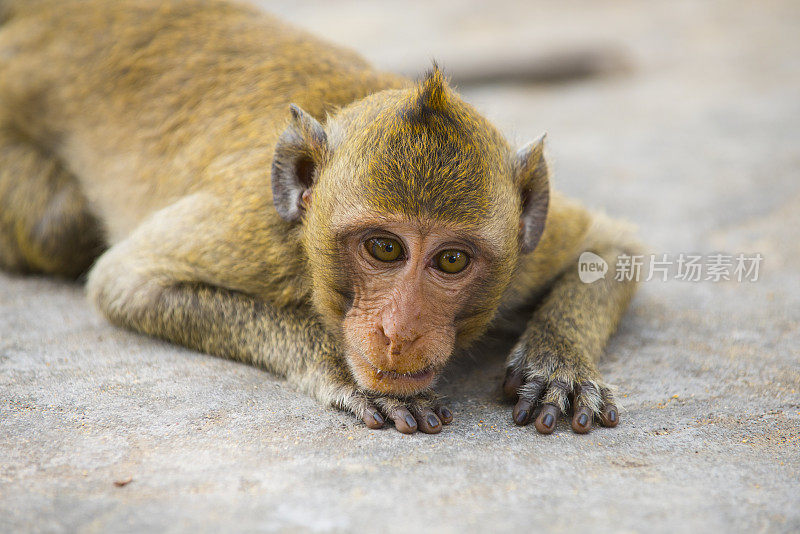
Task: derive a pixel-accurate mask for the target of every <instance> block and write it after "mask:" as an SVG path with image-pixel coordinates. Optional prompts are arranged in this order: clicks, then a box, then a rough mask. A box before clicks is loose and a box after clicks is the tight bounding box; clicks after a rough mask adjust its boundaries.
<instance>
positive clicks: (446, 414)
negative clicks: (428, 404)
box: [433, 405, 453, 425]
mask: <svg viewBox="0 0 800 534" xmlns="http://www.w3.org/2000/svg"><path fill="white" fill-rule="evenodd" d="M433 411H434V412H436V415H438V416H439V419H440V420H441V421H442V423H443V424H445V425H449V424H450V423H452V422H453V414H452V413H451V412H450V410H448V409H447V406H442V405H438V406H436V408H434V409H433Z"/></svg>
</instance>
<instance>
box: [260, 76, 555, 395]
mask: <svg viewBox="0 0 800 534" xmlns="http://www.w3.org/2000/svg"><path fill="white" fill-rule="evenodd" d="M291 111H292V122H291V124H290V126H289V127H288V128H287V130H286V131H285V132H284V133H283V135H282V136H281V138H280V140H279V142H278V145H277V147H276V152H275V160H274V163H273V168H272V191H273V200H274V203H275V206H276V208H277V210H278V213H279V214H280V215H281V216H282V217H283V218H284V219H286V220H288V221H291V222H295V223H297V224H302V225H303V229H304V234H303V235H304V245H305V252H306V254H307V262H308V268H309V270H308V272H309V275H310V280H311V284H312V288H313V289H312V291H313V301H314V306H315V307H316V309H317V311H318V312H319V314H320V316H321V317H322V318H323V320H324V321H325V322H326V324H327V325H328V327H329V329H330V330H331V331H332V332H334V333H335V334H336V335H337V336H339V339H340V340H341V341H342V342H343V344H344V347H345V354H346V358H347V361H348V364H349V367H350V369H351V371H352V373H353V375H354V376H355V378H356V380H357V381H358V382H359V384H360V385H361V386H362V387H364V388H366V389H369V390H372V391H377V392H381V393H389V394H395V395H408V394H412V393H414V392H416V391H419V390H421V389H423V388H425V387H428V386H430V385H431V383H432V381H433V380H434V378H435V377H436V375H437V374H438V372H439V371H440V370H441V369H442V367H443V366H444V365H445V363H446V362H447V360H448V358H449V357H450V355H451V354H452V353H453V352H454V350H455V349H456V348H459V347H463V346H465V345H466V344H468V343H469V342H470V341H472V340H474V339H475V338H476V337H477V336H478V335H480V334H481V333H483V332H484V331H485V330H486V328H487V326H488V324H489V322H490V321H491V320H492V317H493V316H494V314H495V312H496V310H497V307H498V306H499V304H500V300H501V297H502V294H503V292H504V290H505V289H506V287H507V286H508V283H509V280H510V279H511V276H512V273H513V272H514V270H515V268H516V266H517V262H518V257H519V255H520V254H521V253H526V252H530V251H532V250H533V248H534V247H535V246H536V243H537V242H538V240H539V237H540V236H541V233H542V230H543V228H544V221H545V216H546V214H547V204H548V199H549V190H548V171H547V165H546V163H545V160H544V158H543V156H542V148H543V147H542V145H543V142H542V139H540V140H539V141H537V142H534V143H532V144H530V145H529V146H528V147H526V148H524V149H522V150H520V151H519V152H514V151H512V150H511V149H510V147H509V145H508V143H507V142H506V141H505V139H504V138H503V136H502V135H501V134H500V133H499V132H498V131H497V130H496V129H495V128H494V127H493V126H492V125H491V124H490V123H489V122H488V121H487V120H486V119H484V118H483V117H481V116H480V115H479V114H478V113H477V112H476V111H475V110H474V109H473V108H472V107H470V106H469V105H467V104H466V103H464V102H463V101H462V100H461V99H459V98H458V96H457V95H456V94H455V93H454V92H453V91H452V90H450V89H449V88H448V86H447V84H446V81H445V80H444V78H443V76H442V74H441V73H440V72H439V71H438V69H434V70H433V71H432V72H430V73H429V75H428V76H427V78H426V79H425V80H424V81H423V82H422V83H421V84H420V85H419V86H416V87H412V88H410V89H407V90H389V91H383V92H380V93H376V94H374V95H371V96H368V97H367V98H365V99H363V100H360V101H358V102H355V103H353V104H351V105H350V106H348V107H346V108H344V109H342V110H341V111H339V112H338V113H337V114H336V115H335V116H333V117H330V118H329V119H328V121H327V124H326V126H325V127H323V126H322V125H321V124H320V123H318V122H317V121H316V120H315V119H314V118H312V117H311V116H309V115H308V114H306V113H305V112H303V111H302V110H300V109H299V108H297V107H296V106H292V108H291Z"/></svg>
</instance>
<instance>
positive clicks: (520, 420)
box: [514, 410, 528, 426]
mask: <svg viewBox="0 0 800 534" xmlns="http://www.w3.org/2000/svg"><path fill="white" fill-rule="evenodd" d="M526 419H528V410H522V411H521V412H519V413H518V414H517V415H516V417H514V422H515V423H517V424H518V425H520V426H522V425H524V424H525V420H526Z"/></svg>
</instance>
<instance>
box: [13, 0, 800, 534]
mask: <svg viewBox="0 0 800 534" xmlns="http://www.w3.org/2000/svg"><path fill="white" fill-rule="evenodd" d="M262 3H263V4H265V5H267V6H268V7H270V8H273V9H274V10H275V11H277V12H279V13H281V14H282V15H284V16H286V17H287V18H289V19H291V20H293V21H295V22H296V23H298V24H301V25H304V26H306V27H308V28H311V29H313V30H314V31H316V32H317V33H320V34H323V35H327V36H329V38H331V39H334V40H336V41H338V42H343V43H349V44H350V45H352V46H355V47H357V48H358V49H360V50H361V51H362V52H363V53H365V54H366V55H367V56H369V57H370V59H372V60H373V61H375V62H376V63H378V64H379V65H381V66H383V67H386V68H394V69H397V70H403V71H420V70H424V68H425V67H426V66H427V64H428V62H429V59H430V57H431V56H432V55H435V56H436V57H438V58H439V60H440V62H441V63H443V64H444V65H445V67H447V65H448V63H450V64H452V65H455V66H456V67H455V70H456V71H458V69H461V68H468V66H469V64H470V60H471V59H474V58H477V57H478V56H480V55H481V54H483V56H480V57H484V58H485V57H490V58H491V57H497V58H498V60H501V59H504V58H506V59H507V58H509V57H511V56H513V58H512V59H513V60H519V58H520V57H522V58H523V59H524V57H525V54H527V53H528V52H531V53H532V54H534V55H536V54H538V53H539V51H552V50H558V49H571V48H573V49H574V48H576V47H577V48H580V47H584V48H586V47H592V46H609V47H617V48H618V49H621V50H623V51H624V53H625V54H626V57H627V59H628V61H629V64H630V66H631V68H630V69H629V72H628V73H626V74H616V75H613V76H607V77H600V78H594V79H590V80H584V81H580V82H574V83H569V84H560V85H551V86H531V85H529V84H516V85H514V84H507V85H494V86H486V85H485V86H481V87H476V86H471V87H464V88H463V92H464V94H465V95H466V96H467V97H468V98H469V99H470V100H471V101H472V102H474V103H475V104H476V105H477V106H478V107H479V108H480V109H482V110H484V111H485V112H486V113H487V115H489V116H490V117H491V118H493V119H494V120H495V121H497V123H498V124H499V125H501V127H502V128H503V129H504V130H505V131H506V132H508V134H509V136H510V137H512V138H513V139H516V140H519V141H520V142H522V141H524V140H526V139H529V138H532V137H533V136H536V135H538V134H539V133H540V132H541V131H543V130H547V131H548V133H549V139H550V152H551V155H552V160H553V162H554V166H555V172H556V184H557V186H558V187H559V188H561V189H562V190H564V191H566V192H568V193H570V194H572V195H574V196H577V197H579V198H581V199H582V200H584V201H585V202H586V203H587V204H589V205H591V206H594V207H603V208H605V209H606V210H607V211H608V212H609V213H610V214H612V215H615V216H622V217H627V218H629V219H631V220H632V221H635V222H636V223H638V225H639V226H640V228H641V233H642V235H643V236H644V237H645V238H646V239H647V241H648V242H649V243H650V244H651V245H652V249H653V252H657V253H667V254H670V255H673V257H674V255H677V254H679V253H681V252H683V253H702V254H708V253H711V252H713V251H724V252H729V253H734V254H735V253H747V254H751V253H756V252H758V253H761V254H762V255H763V257H764V262H763V264H762V266H761V271H760V278H759V280H758V281H757V282H749V283H748V282H742V283H739V282H735V281H731V282H720V283H713V282H701V283H691V282H680V281H675V280H669V281H667V282H656V281H650V282H645V283H643V285H642V289H641V291H640V293H639V294H638V296H637V298H636V300H635V302H634V304H633V306H632V309H631V311H630V313H629V315H628V316H627V317H626V319H625V321H624V322H623V324H622V328H621V331H620V332H619V334H618V335H617V336H616V337H615V338H614V339H613V340H612V342H611V344H610V346H609V348H608V355H607V357H606V358H605V360H604V361H603V364H602V371H603V372H604V374H605V376H606V378H607V380H608V381H609V382H611V383H613V384H615V385H616V386H617V387H618V388H619V391H620V395H621V401H622V403H623V405H624V412H623V414H622V422H621V424H620V426H619V427H618V428H616V429H613V430H609V429H599V430H596V431H594V432H592V433H591V434H589V435H585V436H578V435H575V434H573V433H572V432H571V431H569V430H568V429H567V427H566V425H565V424H562V425H561V426H560V427H559V429H558V431H557V433H556V434H554V435H552V436H549V437H545V436H540V435H538V434H536V433H535V432H534V430H533V429H532V428H517V427H514V426H513V425H512V424H511V419H510V410H511V408H510V407H509V406H506V405H503V404H502V403H501V402H500V400H499V388H498V385H499V383H500V381H501V378H502V376H501V375H502V360H503V354H502V346H504V345H505V346H507V344H508V343H509V340H500V341H499V342H498V346H499V347H500V348H497V347H492V345H491V344H489V345H487V346H486V347H483V348H480V349H476V350H474V351H472V354H471V357H469V358H467V359H466V360H464V361H463V363H462V365H461V366H460V367H454V368H453V369H452V370H451V371H450V372H449V374H448V377H447V380H446V381H445V382H444V383H443V385H442V388H441V389H442V391H443V392H444V393H445V394H447V395H448V396H449V398H450V406H451V408H452V409H453V412H454V414H455V417H456V419H455V422H454V423H453V424H452V425H451V426H449V427H447V428H446V429H445V431H444V432H442V434H440V435H438V436H426V435H413V436H404V435H401V434H399V433H397V432H395V431H394V430H391V429H388V430H383V431H379V432H375V431H369V430H367V429H366V428H364V427H363V426H362V425H361V424H359V423H357V422H356V421H355V420H354V419H353V418H351V417H350V416H348V415H346V414H342V413H338V412H334V411H328V410H325V409H322V408H320V407H319V406H317V405H316V404H315V402H314V401H312V400H310V399H308V398H306V397H305V396H303V395H300V394H298V393H296V392H295V391H293V390H292V389H291V388H290V387H288V386H287V385H286V384H285V383H283V382H282V381H281V380H278V379H275V378H273V377H271V376H269V375H268V374H266V373H264V372H262V371H259V370H257V369H254V368H250V367H247V366H244V365H239V364H236V363H232V362H228V361H225V360H221V359H216V358H213V357H209V356H205V355H200V354H197V353H194V352H191V351H189V350H184V349H182V348H177V347H175V346H171V345H169V344H166V343H162V342H159V341H155V340H152V339H148V338H145V337H143V336H139V335H136V334H132V333H128V332H124V331H121V330H118V329H116V328H113V327H111V326H109V325H108V324H107V323H105V322H104V321H103V319H101V318H99V317H98V316H97V315H96V314H95V313H94V312H93V311H92V309H91V308H90V307H89V305H88V304H87V303H86V301H85V300H84V297H83V293H82V288H81V287H80V286H77V285H71V284H67V283H63V282H58V281H54V280H49V279H41V278H18V277H12V276H8V275H0V531H1V532H17V531H41V532H62V531H66V532H72V531H80V532H108V531H111V532H114V531H121V532H126V531H144V532H151V531H153V532H155V531H171V532H177V531H246V532H251V531H252V532H255V531H259V532H260V531H266V532H272V531H296V530H297V531H315V532H316V531H320V532H327V531H342V532H344V531H347V532H350V531H362V530H371V531H397V532H413V531H417V530H430V531H442V532H459V533H460V532H480V531H491V532H495V531H497V532H503V531H506V532H507V531H523V532H525V531H539V530H541V531H551V532H566V531H591V532H712V531H713V532H797V531H800V485H799V484H798V480H799V479H800V351H799V350H798V346H799V345H800V329H799V328H798V322H799V321H800V276H798V269H797V264H796V262H797V261H798V259H799V258H800V231H799V230H798V228H800V182H798V170H799V169H800V149H799V148H798V142H800V40H799V39H798V34H799V33H798V30H799V29H800V24H799V23H800V5H798V4H797V2H793V1H791V0H788V1H785V2H771V1H768V2H757V3H755V2H725V3H720V2H702V3H701V2H660V3H655V2H652V3H651V2H648V3H644V4H639V3H631V2H613V3H609V4H603V3H595V2H575V1H568V2H559V3H557V6H556V4H553V5H542V6H535V7H534V6H531V5H530V4H528V3H522V2H520V3H514V2H503V3H502V4H498V3H496V2H494V3H488V2H486V3H484V2H477V1H474V2H471V3H468V4H463V5H464V6H465V7H464V8H462V9H463V11H462V12H459V13H455V12H453V10H454V8H453V5H452V4H451V3H445V2H438V1H426V2H415V3H411V4H408V5H407V7H403V8H399V7H396V6H395V5H394V4H389V3H380V2H379V3H369V4H357V3H350V2H347V3H341V4H339V3H337V4H336V6H334V5H333V3H312V2H300V3H296V4H294V5H292V6H291V7H290V6H288V5H271V4H270V3H269V2H262ZM514 58H516V59H514ZM454 74H455V75H456V77H458V72H454ZM126 480H131V481H130V483H129V484H127V485H125V486H122V487H118V486H116V485H115V484H114V483H115V481H118V482H122V481H126Z"/></svg>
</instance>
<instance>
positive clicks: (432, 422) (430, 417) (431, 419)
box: [427, 413, 439, 428]
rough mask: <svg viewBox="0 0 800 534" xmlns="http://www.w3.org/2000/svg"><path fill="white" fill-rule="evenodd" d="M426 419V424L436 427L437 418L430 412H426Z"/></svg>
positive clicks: (437, 423) (437, 424)
mask: <svg viewBox="0 0 800 534" xmlns="http://www.w3.org/2000/svg"><path fill="white" fill-rule="evenodd" d="M427 419H428V426H430V427H431V428H436V427H437V426H439V419H438V418H437V417H436V416H435V415H433V414H432V413H429V414H428V417H427Z"/></svg>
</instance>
